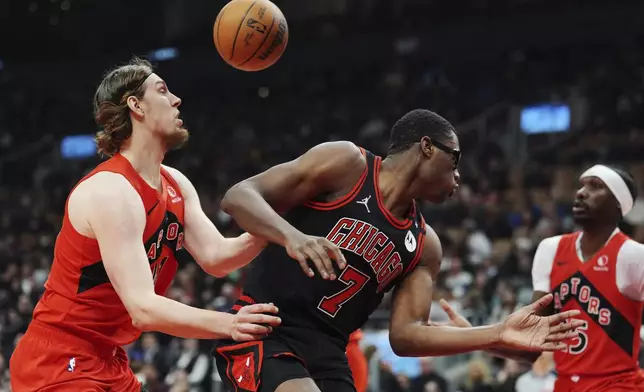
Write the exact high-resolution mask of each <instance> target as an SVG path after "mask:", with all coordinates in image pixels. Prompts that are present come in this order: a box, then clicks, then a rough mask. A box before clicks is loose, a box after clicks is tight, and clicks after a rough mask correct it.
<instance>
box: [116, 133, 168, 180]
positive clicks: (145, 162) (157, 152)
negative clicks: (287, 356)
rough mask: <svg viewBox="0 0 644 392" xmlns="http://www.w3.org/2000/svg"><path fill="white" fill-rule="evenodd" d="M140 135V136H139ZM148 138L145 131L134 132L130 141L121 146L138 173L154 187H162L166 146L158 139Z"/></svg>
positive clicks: (124, 154) (122, 153) (124, 155)
mask: <svg viewBox="0 0 644 392" xmlns="http://www.w3.org/2000/svg"><path fill="white" fill-rule="evenodd" d="M137 135H138V136H137ZM150 139H151V138H150V137H148V138H146V137H145V134H144V133H143V132H132V136H131V137H130V139H129V140H128V142H127V143H126V144H125V145H124V146H123V148H121V152H120V153H121V155H123V157H125V158H126V159H127V160H128V161H130V164H131V165H132V167H133V168H134V170H136V172H137V173H139V175H140V176H141V177H142V178H143V179H144V180H145V182H147V183H148V185H150V186H151V187H152V188H155V189H160V188H161V162H163V158H164V157H165V148H164V147H163V146H162V145H161V143H159V141H158V140H154V139H151V140H150Z"/></svg>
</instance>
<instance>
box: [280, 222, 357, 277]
mask: <svg viewBox="0 0 644 392" xmlns="http://www.w3.org/2000/svg"><path fill="white" fill-rule="evenodd" d="M284 247H285V248H286V252H287V253H288V255H289V256H291V257H292V258H294V259H295V260H297V261H298V262H299V263H300V266H301V267H302V270H303V271H304V273H305V274H307V275H308V276H309V277H311V278H312V277H313V276H314V275H315V273H314V272H313V270H312V269H311V267H310V266H309V263H308V262H309V260H310V261H311V262H313V264H315V268H316V269H317V270H318V272H319V273H320V275H321V276H322V278H323V279H331V280H334V279H335V278H336V273H335V270H334V268H333V260H335V262H336V263H337V264H338V267H340V270H344V267H346V265H347V261H346V260H345V258H344V256H343V255H342V251H340V248H338V247H337V246H335V245H334V244H333V243H332V242H331V241H329V240H327V239H326V238H324V237H315V236H312V235H306V234H303V233H301V232H295V233H293V234H292V235H290V236H289V237H287V238H286V241H285V243H284Z"/></svg>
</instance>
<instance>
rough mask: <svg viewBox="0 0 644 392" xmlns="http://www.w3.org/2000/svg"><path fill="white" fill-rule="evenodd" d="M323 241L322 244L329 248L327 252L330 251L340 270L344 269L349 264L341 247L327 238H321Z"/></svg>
mask: <svg viewBox="0 0 644 392" xmlns="http://www.w3.org/2000/svg"><path fill="white" fill-rule="evenodd" d="M321 241H322V246H323V247H324V248H325V249H326V250H327V254H329V253H330V254H331V257H332V258H333V260H335V261H336V263H337V264H338V267H339V268H340V270H343V269H344V268H345V267H346V266H347V260H346V259H345V258H344V255H343V254H342V251H341V250H340V248H338V247H337V246H336V245H335V244H334V243H333V242H331V241H329V240H327V239H326V238H321Z"/></svg>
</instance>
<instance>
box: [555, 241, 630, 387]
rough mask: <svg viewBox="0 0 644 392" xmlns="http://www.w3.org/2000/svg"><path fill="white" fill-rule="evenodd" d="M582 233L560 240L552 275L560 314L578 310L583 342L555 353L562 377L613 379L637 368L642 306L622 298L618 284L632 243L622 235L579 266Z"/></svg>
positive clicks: (574, 341) (572, 342) (575, 342)
mask: <svg viewBox="0 0 644 392" xmlns="http://www.w3.org/2000/svg"><path fill="white" fill-rule="evenodd" d="M579 235H580V233H579V232H577V233H572V234H567V235H564V236H562V237H561V240H560V242H559V247H558V248H557V253H556V254H555V258H554V262H553V264H552V272H551V273H550V282H551V283H550V285H551V290H552V292H553V293H554V295H555V309H556V310H557V311H562V310H563V311H565V310H572V309H579V310H580V311H581V315H580V316H579V318H580V319H582V320H584V321H586V324H585V325H584V326H583V327H581V328H580V330H579V333H580V336H579V338H575V339H573V340H572V341H571V342H568V343H569V345H568V349H567V350H566V351H558V352H555V362H556V364H557V372H558V373H559V374H560V375H567V376H584V375H592V376H598V375H609V374H612V373H618V372H623V371H627V370H635V369H637V368H638V361H637V358H638V355H639V349H640V338H639V330H640V325H641V316H642V304H641V303H640V302H638V301H634V300H631V299H629V298H627V297H626V296H624V295H623V294H622V293H620V291H619V288H618V286H617V283H616V274H615V272H616V260H617V254H618V252H619V250H620V248H621V247H622V245H623V244H624V242H625V241H626V240H627V239H628V237H627V236H626V235H625V234H623V233H621V232H618V233H617V234H615V235H614V236H613V237H612V238H611V239H610V240H609V241H608V242H607V243H606V245H604V247H603V248H602V249H601V250H600V251H599V252H597V254H595V256H594V257H593V258H591V259H589V260H588V261H586V262H582V261H581V260H579V257H578V256H577V251H576V241H577V238H578V237H579Z"/></svg>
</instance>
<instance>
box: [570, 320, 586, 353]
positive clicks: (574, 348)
mask: <svg viewBox="0 0 644 392" xmlns="http://www.w3.org/2000/svg"><path fill="white" fill-rule="evenodd" d="M587 330H588V322H586V323H584V325H582V326H581V327H578V328H577V332H578V333H579V336H577V337H576V338H575V342H574V343H573V344H569V345H568V350H567V351H568V353H570V354H573V355H579V354H581V353H583V352H584V351H586V347H588V334H587V333H586V332H584V331H587Z"/></svg>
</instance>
